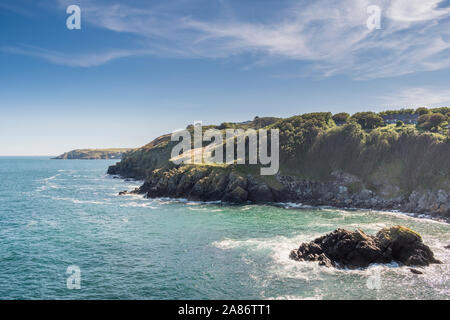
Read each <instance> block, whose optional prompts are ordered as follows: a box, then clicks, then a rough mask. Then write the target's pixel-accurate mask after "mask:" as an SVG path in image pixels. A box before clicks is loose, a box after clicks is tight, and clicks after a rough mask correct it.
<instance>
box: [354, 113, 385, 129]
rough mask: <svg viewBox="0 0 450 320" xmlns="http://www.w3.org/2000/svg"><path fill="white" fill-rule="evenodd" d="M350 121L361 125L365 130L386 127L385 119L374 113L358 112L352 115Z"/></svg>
mask: <svg viewBox="0 0 450 320" xmlns="http://www.w3.org/2000/svg"><path fill="white" fill-rule="evenodd" d="M350 119H351V120H354V121H356V122H357V123H359V125H360V126H361V127H362V128H363V129H365V130H372V129H375V128H378V127H381V126H383V125H384V120H383V118H382V117H380V116H379V115H377V114H376V113H374V112H358V113H355V114H354V115H352V116H351V118H350Z"/></svg>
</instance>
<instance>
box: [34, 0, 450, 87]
mask: <svg viewBox="0 0 450 320" xmlns="http://www.w3.org/2000/svg"><path fill="white" fill-rule="evenodd" d="M58 1H59V3H60V5H61V6H65V5H67V4H68V3H69V2H70V1H68V0H58ZM442 2H443V0H395V1H391V0H315V1H310V0H299V1H295V2H294V1H281V2H279V3H280V8H279V10H275V11H274V12H273V13H270V19H264V20H261V21H258V22H255V20H251V19H246V18H245V17H246V16H245V14H242V13H241V12H239V14H233V13H232V12H233V7H232V5H230V3H228V4H227V7H226V10H224V12H225V11H226V14H225V13H224V14H223V15H221V14H220V12H219V13H217V14H216V15H214V17H210V18H208V17H205V16H204V15H201V16H196V15H195V14H193V13H192V14H191V11H190V10H191V9H192V5H191V7H189V4H187V3H188V2H186V1H184V0H178V1H176V2H175V5H174V4H173V3H172V2H170V3H169V2H167V1H166V2H158V3H157V4H153V2H152V3H148V2H147V4H146V6H145V7H132V6H130V5H128V4H123V3H111V1H108V2H103V1H98V0H97V1H94V0H80V5H81V7H82V11H83V19H86V20H87V22H88V24H90V25H94V26H97V27H100V28H104V29H107V30H110V31H113V32H121V33H130V34H133V35H135V36H136V37H137V39H138V40H139V41H138V42H139V43H140V44H141V47H138V48H136V42H134V43H133V44H132V45H130V47H128V48H127V49H126V50H119V51H117V52H115V53H111V52H108V51H105V53H104V56H103V57H102V56H101V54H99V53H96V54H90V55H85V56H84V59H81V60H82V61H84V62H83V63H81V64H80V66H90V65H98V64H100V63H102V61H104V62H108V61H111V60H113V59H115V58H118V57H122V56H127V55H134V54H135V53H136V52H141V53H142V52H145V53H148V54H158V55H161V56H182V57H205V58H227V57H231V56H234V55H239V54H244V53H246V54H248V53H250V54H252V56H253V57H254V60H257V61H258V62H264V61H279V60H292V61H299V62H300V63H299V70H298V71H297V72H293V73H292V74H289V75H281V76H289V77H291V76H296V75H297V74H304V72H305V71H307V72H309V73H314V74H316V75H319V76H320V75H321V76H332V75H336V74H345V75H349V76H350V77H352V78H356V79H373V78H380V77H391V76H398V75H404V74H409V73H415V72H421V71H434V70H441V69H446V68H450V8H449V7H440V4H442ZM194 3H195V5H196V6H201V5H202V3H203V4H205V3H206V2H203V0H197V1H194ZM287 3H288V4H289V5H286V4H287ZM373 4H376V5H379V6H380V7H381V9H382V14H383V18H382V29H381V30H373V31H370V30H368V28H367V27H366V20H367V18H368V15H367V7H368V6H369V5H373ZM177 5H178V6H179V8H181V9H179V8H177ZM236 10H237V9H236ZM131 47H132V48H133V49H130V48H131ZM34 55H36V56H41V57H43V58H46V59H47V60H49V61H51V62H55V63H58V62H59V63H61V64H64V63H65V62H68V64H69V65H70V64H71V63H73V62H72V61H73V59H66V58H65V57H66V56H65V55H62V54H61V56H59V54H58V53H56V52H53V53H52V55H51V57H50V56H49V55H48V54H47V53H42V52H41V53H39V55H38V54H34ZM89 59H92V61H93V62H92V63H89V62H88V61H89ZM249 64H252V65H253V64H254V61H252V62H251V63H249Z"/></svg>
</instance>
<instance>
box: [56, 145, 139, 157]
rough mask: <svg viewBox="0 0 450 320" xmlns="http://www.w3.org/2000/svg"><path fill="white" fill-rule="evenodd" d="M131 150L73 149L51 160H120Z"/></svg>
mask: <svg viewBox="0 0 450 320" xmlns="http://www.w3.org/2000/svg"><path fill="white" fill-rule="evenodd" d="M133 150H134V149H132V148H111V149H75V150H72V151H69V152H66V153H63V154H61V155H59V156H57V157H54V158H52V159H57V160H73V159H83V160H99V159H121V158H122V155H123V154H124V153H126V152H130V151H133Z"/></svg>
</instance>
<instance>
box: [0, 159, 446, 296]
mask: <svg viewBox="0 0 450 320" xmlns="http://www.w3.org/2000/svg"><path fill="white" fill-rule="evenodd" d="M114 163H115V160H51V159H50V158H49V157H1V158H0V299H449V297H450V286H449V285H450V281H449V263H450V250H449V249H446V248H445V247H446V246H448V245H449V244H450V225H449V224H448V223H445V222H440V221H435V220H431V219H427V218H415V217H412V216H409V215H407V214H403V213H398V212H380V211H372V210H355V209H354V210H352V209H349V210H341V209H336V208H329V207H328V208H327V207H320V208H317V207H309V206H303V205H301V204H290V203H278V204H273V205H253V204H245V205H226V204H221V203H202V202H194V201H187V200H183V199H167V198H161V199H146V198H145V197H143V196H141V195H125V196H119V195H118V193H119V192H120V191H123V190H132V189H134V188H136V187H138V186H139V185H140V184H142V182H140V181H126V180H123V179H118V178H117V177H112V176H109V175H107V174H106V171H107V168H108V166H109V165H112V164H114ZM394 225H404V226H407V227H409V228H412V229H413V230H415V231H417V232H419V233H420V234H421V235H422V237H423V240H424V242H425V243H426V244H427V245H429V246H430V247H431V249H432V250H433V251H434V253H435V256H436V257H437V258H438V259H440V260H442V261H443V264H440V265H431V266H429V267H426V268H420V270H421V271H422V272H423V274H421V275H417V274H413V273H412V272H411V271H410V270H409V268H408V267H401V266H398V265H396V264H390V265H372V266H370V267H369V268H368V269H366V270H337V269H334V268H326V267H320V266H318V265H317V263H314V262H297V261H293V260H291V259H289V253H290V251H291V250H292V249H295V248H298V246H299V245H300V244H301V243H302V242H307V241H311V240H313V239H315V238H316V237H318V236H321V235H323V234H325V233H328V232H331V231H333V230H335V229H336V228H346V229H350V230H355V229H362V230H363V231H365V232H366V233H368V234H375V233H376V232H377V231H378V230H379V229H381V228H383V227H389V226H394Z"/></svg>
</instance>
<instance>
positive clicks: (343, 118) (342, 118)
mask: <svg viewBox="0 0 450 320" xmlns="http://www.w3.org/2000/svg"><path fill="white" fill-rule="evenodd" d="M348 118H350V115H349V114H348V113H346V112H341V113H336V114H335V115H333V120H334V122H336V124H337V123H344V122H347V120H348Z"/></svg>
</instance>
